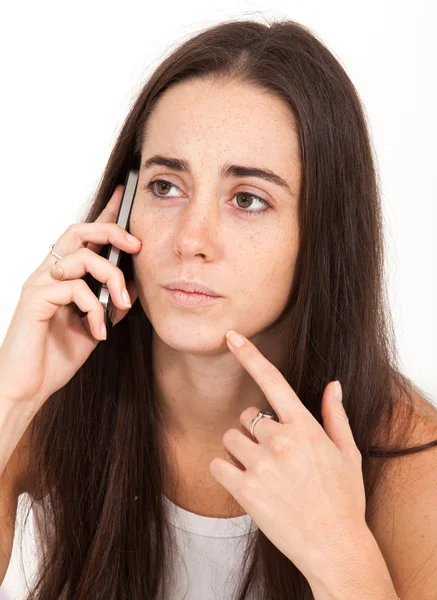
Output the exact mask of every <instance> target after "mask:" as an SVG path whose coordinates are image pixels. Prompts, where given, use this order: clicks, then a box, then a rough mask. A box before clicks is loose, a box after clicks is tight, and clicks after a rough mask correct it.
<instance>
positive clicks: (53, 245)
mask: <svg viewBox="0 0 437 600" xmlns="http://www.w3.org/2000/svg"><path fill="white" fill-rule="evenodd" d="M54 247H55V244H52V245H51V246H50V248H49V250H50V252H51V253H52V254H53V256H56V258H57V259H58V260H62V256H59V254H56V252H55V251H54V250H53V248H54Z"/></svg>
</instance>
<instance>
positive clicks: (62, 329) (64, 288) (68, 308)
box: [0, 172, 141, 415]
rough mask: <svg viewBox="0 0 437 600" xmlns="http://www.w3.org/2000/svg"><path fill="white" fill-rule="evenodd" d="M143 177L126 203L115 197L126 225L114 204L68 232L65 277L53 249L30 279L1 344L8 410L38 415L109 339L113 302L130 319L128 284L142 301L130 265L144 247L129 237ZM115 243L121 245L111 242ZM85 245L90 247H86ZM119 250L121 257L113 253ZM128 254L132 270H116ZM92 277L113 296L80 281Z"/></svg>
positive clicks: (1, 388) (62, 248) (1, 386)
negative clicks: (59, 274) (105, 328)
mask: <svg viewBox="0 0 437 600" xmlns="http://www.w3.org/2000/svg"><path fill="white" fill-rule="evenodd" d="M137 177H138V173H137V172H136V173H135V172H133V173H131V174H129V175H128V177H127V179H126V184H125V188H124V190H123V201H122V200H121V198H120V194H121V191H120V190H119V189H117V188H116V190H115V191H114V194H113V197H112V198H111V200H112V202H113V203H115V202H117V203H118V202H120V206H119V210H118V216H117V220H118V221H119V223H114V214H113V212H111V208H110V206H111V202H108V205H107V206H106V207H105V209H104V210H103V211H102V213H101V214H100V215H99V216H98V217H97V219H96V221H95V222H93V223H78V224H75V225H74V226H73V227H68V229H67V230H66V231H65V232H64V233H63V234H62V235H61V236H60V237H59V238H58V240H57V242H56V244H55V250H56V251H57V252H58V253H59V254H60V255H61V256H62V257H63V258H62V259H61V260H60V261H59V262H60V264H61V266H62V267H63V269H64V271H65V273H64V275H65V277H64V279H63V280H61V281H55V280H54V279H53V278H52V277H51V275H50V268H51V267H52V266H53V264H54V262H55V257H54V256H53V255H52V254H51V253H50V252H47V255H46V257H45V259H44V260H43V262H42V263H41V264H40V265H39V266H38V268H37V269H36V270H35V271H34V272H33V273H31V275H30V276H29V277H28V278H27V280H26V281H25V282H24V284H23V286H22V289H21V295H20V298H19V301H18V304H17V307H16V309H15V312H14V314H13V317H12V320H11V322H10V324H9V328H8V330H7V332H6V336H5V338H4V340H3V342H2V344H1V347H0V398H2V401H3V402H4V404H5V405H6V404H8V405H10V406H12V405H13V406H15V405H17V406H22V407H23V412H24V413H25V414H27V415H29V414H31V413H32V414H35V413H36V412H37V411H38V410H39V408H40V407H41V406H42V405H43V404H44V402H45V401H46V400H47V398H49V397H50V396H51V394H53V393H54V392H55V391H56V390H58V389H60V388H61V387H62V386H64V385H65V384H66V383H67V382H68V381H70V379H71V378H72V377H73V376H74V374H75V373H76V372H77V371H78V369H79V368H80V367H81V366H82V365H83V364H84V363H85V361H86V360H87V359H88V357H89V356H90V354H91V353H92V351H93V350H94V349H95V348H96V346H97V345H98V344H99V343H100V341H101V340H102V339H104V336H103V335H102V332H101V326H102V325H103V324H104V319H105V318H106V319H107V320H108V321H109V316H107V315H105V314H104V313H105V312H108V309H109V310H110V309H111V305H112V302H114V307H117V314H116V322H118V321H120V320H121V319H123V318H124V316H125V315H126V314H128V312H129V310H130V309H129V308H126V307H125V302H124V300H123V297H122V293H121V292H122V289H123V288H124V286H125V285H126V286H127V287H128V291H129V293H130V295H131V299H132V304H133V302H134V301H135V300H136V288H135V285H134V283H133V274H132V273H130V272H129V268H128V265H129V264H130V263H129V260H130V259H131V255H132V254H136V253H137V252H139V251H140V249H141V243H137V244H135V243H133V242H132V241H130V240H129V239H128V238H127V235H126V229H127V228H128V226H129V216H130V211H131V208H132V201H133V198H134V195H135V190H136V185H137ZM108 240H111V242H113V244H107V241H108ZM84 241H85V242H86V243H87V244H88V246H85V247H84ZM104 243H106V246H103V247H102V250H101V253H100V254H101V255H107V256H110V257H111V260H110V261H109V259H108V260H104V258H103V256H99V255H98V254H97V251H98V249H99V247H100V244H104ZM112 245H114V247H116V248H117V252H114V253H111V248H112ZM93 248H94V250H93ZM119 249H122V251H120V250H119ZM121 255H123V256H124V257H126V266H127V268H126V273H125V272H124V271H123V269H122V267H121V266H120V267H118V268H117V267H116V265H118V263H121V262H122V258H121ZM111 263H112V264H111ZM84 274H85V276H83V275H84ZM91 274H92V276H94V277H95V278H98V280H97V279H94V277H93V280H94V281H95V282H97V284H98V286H100V288H101V287H102V283H100V281H102V282H107V283H108V286H109V290H110V293H111V294H110V298H107V297H106V296H105V294H106V293H107V291H105V290H102V289H100V288H99V289H98V290H97V294H98V295H96V294H95V293H93V292H92V291H91V289H90V287H89V286H88V285H84V284H83V281H81V280H80V279H81V278H82V279H85V278H86V277H88V276H90V277H91ZM105 288H107V286H106V285H105ZM99 297H100V298H101V299H102V300H103V301H104V302H105V303H106V307H104V306H103V303H102V301H99V299H98V298H99ZM105 298H106V300H105ZM105 308H106V311H105ZM78 312H79V314H78ZM79 315H82V317H83V316H86V319H83V318H82V319H81V318H80V316H79ZM109 323H111V322H110V321H109ZM111 325H112V323H111ZM108 333H109V332H108ZM23 365H25V377H23Z"/></svg>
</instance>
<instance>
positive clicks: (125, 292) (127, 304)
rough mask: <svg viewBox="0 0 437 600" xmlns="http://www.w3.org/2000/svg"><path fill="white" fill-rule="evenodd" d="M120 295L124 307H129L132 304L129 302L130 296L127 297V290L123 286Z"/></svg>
mask: <svg viewBox="0 0 437 600" xmlns="http://www.w3.org/2000/svg"><path fill="white" fill-rule="evenodd" d="M121 295H122V297H123V301H124V303H125V305H126V308H127V307H129V308H131V307H132V304H131V301H130V297H129V294H128V291H127V289H126V288H124V290H123V291H122V292H121Z"/></svg>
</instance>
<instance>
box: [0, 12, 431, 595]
mask: <svg viewBox="0 0 437 600" xmlns="http://www.w3.org/2000/svg"><path fill="white" fill-rule="evenodd" d="M129 169H138V170H139V181H138V187H137V192H136V196H135V200H134V205H133V209H132V213H131V218H130V226H129V230H130V233H131V234H132V235H134V236H135V237H136V238H137V243H135V240H134V241H132V240H130V239H129V240H128V239H127V237H126V235H125V231H124V230H123V229H122V228H121V227H120V226H118V225H116V224H115V219H116V215H117V210H118V206H119V203H120V200H121V195H122V185H120V184H122V183H123V182H124V180H125V177H126V173H127V172H128V170H129ZM50 241H53V240H50ZM108 243H111V244H114V245H115V246H117V247H118V248H120V249H121V250H122V251H124V253H125V254H124V257H123V261H122V263H121V264H120V268H118V267H115V266H113V265H111V264H110V263H109V262H108V261H107V260H106V259H105V258H103V257H102V256H100V255H99V251H100V250H101V248H102V246H103V245H106V244H108ZM383 264H384V261H383V232H382V220H381V204H380V197H379V193H378V186H377V174H376V171H375V166H374V162H373V158H372V150H371V144H370V140H369V133H368V129H367V125H366V121H365V117H364V112H363V108H362V106H361V103H360V100H359V97H358V94H357V92H356V90H355V89H354V86H353V84H352V82H351V81H350V79H349V77H348V76H347V74H346V73H345V71H344V70H343V68H342V67H341V66H340V64H339V63H338V61H337V60H336V59H335V58H334V57H333V55H332V54H331V53H330V52H329V51H328V50H327V49H326V48H325V46H324V45H323V44H322V43H321V42H320V41H319V40H318V39H317V38H316V37H315V36H314V35H313V34H312V33H311V32H310V31H309V30H308V29H307V28H305V27H303V26H302V25H300V24H298V23H295V22H291V21H282V22H275V23H273V24H270V25H265V24H260V23H258V22H254V21H239V22H225V23H221V24H219V25H216V26H214V27H210V28H208V29H206V30H204V31H203V32H201V33H199V34H198V35H195V36H193V37H192V38H191V39H190V40H188V41H186V42H185V43H183V44H182V45H181V46H180V47H178V48H177V49H175V50H174V51H173V53H172V54H171V55H170V56H168V57H167V58H166V59H165V60H164V62H163V63H162V64H161V65H160V66H159V67H158V68H157V70H156V71H155V73H153V75H152V76H151V78H150V79H149V81H147V83H146V85H145V86H144V88H143V89H142V91H141V93H140V94H139V96H138V98H137V100H136V102H135V104H134V106H133V108H132V109H131V111H130V113H129V115H128V117H127V119H126V121H125V123H124V125H123V127H122V130H121V132H120V135H119V137H118V140H117V141H116V144H115V146H114V149H113V151H112V153H111V156H110V158H109V161H108V164H107V167H106V170H105V173H104V176H103V178H102V181H101V184H100V186H99V189H98V191H97V194H96V197H95V200H94V203H93V205H92V207H91V209H90V211H89V214H88V215H87V217H86V219H85V220H84V222H83V223H79V224H75V225H72V226H71V227H69V228H68V229H67V231H65V232H64V233H63V234H62V235H61V236H60V237H59V239H58V240H57V241H56V243H55V244H54V246H53V247H52V248H51V252H48V254H47V257H46V258H45V260H44V261H43V263H42V264H41V266H40V267H38V269H37V270H36V271H35V272H34V273H32V274H31V276H30V277H29V278H28V280H27V281H26V282H25V284H24V285H23V289H22V294H21V297H20V300H19V303H18V306H17V309H16V312H15V313H14V316H13V319H12V321H11V325H10V327H9V330H8V332H7V335H6V338H5V340H4V342H3V345H2V347H1V350H0V396H1V407H2V413H1V420H0V425H1V440H2V441H1V453H2V454H1V460H2V463H1V471H2V472H3V475H2V482H3V484H2V485H3V487H2V488H1V489H2V499H1V501H2V503H3V504H2V507H3V509H4V514H9V517H8V519H5V520H4V522H3V525H2V527H3V530H2V533H3V540H5V542H4V544H3V545H4V549H3V554H2V555H1V560H2V572H3V576H4V573H5V572H6V569H7V566H8V563H9V557H10V550H11V546H12V539H13V534H14V528H15V526H16V523H15V511H16V507H17V498H18V495H19V494H21V493H23V492H27V494H28V495H29V498H30V499H31V504H30V507H29V508H31V509H35V515H36V517H37V523H38V530H39V533H40V539H41V555H40V557H39V561H40V562H39V565H38V572H37V577H36V579H35V581H34V583H33V585H32V589H31V590H30V591H29V595H28V598H29V599H35V600H36V599H38V600H49V599H53V598H68V599H70V598H71V599H80V600H83V599H90V598H93V599H95V598H102V599H103V598H104V599H105V600H107V599H114V600H116V599H117V600H119V599H120V598H129V599H135V600H140V599H141V600H144V599H146V598H148V599H151V600H152V599H158V598H160V599H165V600H167V599H170V600H171V599H179V598H182V597H186V598H202V599H209V598H215V597H217V598H223V599H228V598H233V599H234V600H243V599H244V598H246V599H249V598H250V599H252V600H254V599H266V600H273V599H281V600H282V599H285V598H286V599H287V600H309V599H313V598H316V599H317V600H325V599H328V598H329V599H332V598H335V599H336V600H342V599H343V598H345V599H346V598H348V599H349V598H352V597H353V598H354V600H364V599H366V600H368V599H370V598H380V599H381V600H385V599H387V600H390V599H391V600H396V597H397V595H399V596H400V597H401V598H402V600H409V599H413V598H417V597H419V596H420V598H421V599H422V600H425V599H431V597H433V596H432V594H433V591H434V590H435V589H436V586H437V579H436V573H437V559H436V558H435V556H434V555H432V550H433V547H434V540H435V534H436V527H437V514H436V502H435V500H436V492H437V481H436V477H435V468H434V471H433V470H432V469H433V465H434V464H435V460H436V450H435V447H436V445H437V439H436V438H437V414H436V409H435V408H434V407H433V405H432V403H431V402H430V401H429V400H428V399H426V398H425V397H424V395H423V394H422V393H419V390H418V388H417V386H415V385H414V384H413V382H412V381H410V380H409V379H408V378H407V377H405V376H404V375H403V374H402V373H401V372H400V370H399V368H398V366H397V365H398V361H397V357H396V351H395V346H394V341H393V340H394V336H393V330H392V326H391V321H390V315H389V313H388V311H387V306H386V303H385V294H384V278H383ZM87 273H89V274H91V275H92V276H93V277H94V278H95V279H97V280H99V281H101V282H106V283H107V286H108V288H109V291H110V294H111V296H112V299H113V302H114V303H115V305H116V307H117V312H116V314H115V317H114V321H113V322H114V328H113V329H112V330H111V335H110V336H109V338H107V339H106V341H103V342H102V339H103V338H104V336H103V335H102V334H101V329H100V328H101V324H102V322H103V309H102V306H101V305H100V303H99V302H98V300H97V298H96V297H95V296H94V294H93V293H92V291H91V290H90V288H89V287H88V285H87V284H86V283H85V281H84V280H81V278H82V277H84V276H85V274H87ZM184 282H185V283H184ZM125 284H126V285H127V290H128V296H130V300H131V305H132V306H131V307H130V306H129V305H126V302H125V296H123V294H122V291H123V288H124V286H125ZM190 284H191V286H192V287H189V286H190ZM184 285H185V286H188V287H186V288H185V290H186V293H183V292H177V291H173V292H171V291H170V290H169V289H168V288H169V287H173V288H174V289H176V290H177V289H179V290H180V289H182V288H184ZM199 285H200V286H206V287H207V288H208V290H207V292H208V293H207V294H204V295H200V294H195V293H194V292H195V291H196V290H197V291H199V287H196V286H199ZM203 291H205V290H203ZM73 302H74V303H75V304H77V306H78V307H79V308H80V309H81V310H83V311H84V312H87V313H88V321H87V320H86V319H81V318H80V316H79V315H78V313H77V312H75V310H73V308H74V307H73V305H72V303H73ZM231 330H235V331H236V332H237V333H240V334H242V336H243V341H244V344H243V345H242V346H241V347H233V346H232V344H231V340H230V337H229V341H228V336H227V335H226V334H227V333H228V332H229V331H231ZM337 381H339V382H340V383H341V385H338V384H337V383H336V382H337ZM336 391H339V392H342V399H343V402H341V399H340V398H341V393H340V396H338V395H336ZM268 410H270V411H271V413H268V412H263V411H268ZM268 417H270V418H268ZM272 417H273V418H272ZM6 475H7V476H6ZM417 574H419V575H418V577H417V580H415V579H414V577H415V576H416V575H417ZM185 594H186V595H185Z"/></svg>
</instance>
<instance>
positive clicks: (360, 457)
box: [349, 445, 363, 463]
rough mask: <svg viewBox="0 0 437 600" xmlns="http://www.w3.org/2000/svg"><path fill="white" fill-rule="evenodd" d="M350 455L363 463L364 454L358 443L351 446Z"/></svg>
mask: <svg viewBox="0 0 437 600" xmlns="http://www.w3.org/2000/svg"><path fill="white" fill-rule="evenodd" d="M349 455H350V456H351V458H352V460H355V461H357V462H358V463H361V462H362V460H363V455H362V454H361V452H360V450H359V448H358V447H357V446H356V445H353V446H351V449H350V451H349Z"/></svg>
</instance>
